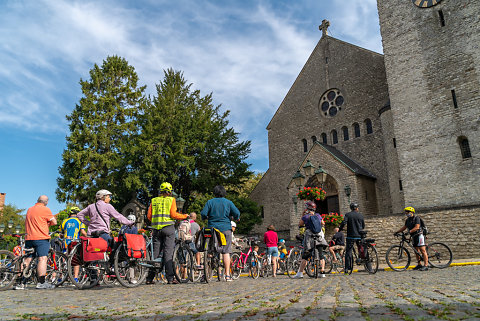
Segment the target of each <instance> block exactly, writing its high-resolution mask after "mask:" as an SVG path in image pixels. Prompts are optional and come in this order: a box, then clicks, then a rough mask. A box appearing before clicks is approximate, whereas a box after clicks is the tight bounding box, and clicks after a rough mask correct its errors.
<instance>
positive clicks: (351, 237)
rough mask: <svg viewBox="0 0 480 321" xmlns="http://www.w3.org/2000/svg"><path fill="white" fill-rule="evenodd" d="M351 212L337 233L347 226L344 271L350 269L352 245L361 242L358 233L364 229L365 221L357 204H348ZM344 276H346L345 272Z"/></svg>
mask: <svg viewBox="0 0 480 321" xmlns="http://www.w3.org/2000/svg"><path fill="white" fill-rule="evenodd" d="M350 209H351V212H348V213H347V214H345V216H344V218H343V221H342V223H340V226H339V227H338V231H339V232H341V231H342V230H343V228H344V227H345V225H347V247H346V250H345V268H346V271H347V270H350V269H352V268H353V267H352V266H350V265H351V264H352V259H351V258H352V250H353V245H354V243H357V244H358V243H359V242H360V240H361V238H362V237H361V235H360V231H361V230H363V229H364V228H365V220H364V219H363V214H362V213H360V212H359V210H358V204H357V203H351V204H350ZM345 274H348V273H347V272H345Z"/></svg>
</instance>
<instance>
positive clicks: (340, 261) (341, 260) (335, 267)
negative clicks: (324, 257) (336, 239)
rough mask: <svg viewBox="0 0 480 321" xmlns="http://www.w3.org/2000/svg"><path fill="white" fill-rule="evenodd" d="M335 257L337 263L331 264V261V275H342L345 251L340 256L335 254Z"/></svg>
mask: <svg viewBox="0 0 480 321" xmlns="http://www.w3.org/2000/svg"><path fill="white" fill-rule="evenodd" d="M335 256H336V258H337V263H334V262H333V259H332V261H331V262H332V267H333V269H332V273H333V272H335V273H343V272H344V271H345V263H344V257H345V251H343V252H342V255H340V253H337V252H335Z"/></svg>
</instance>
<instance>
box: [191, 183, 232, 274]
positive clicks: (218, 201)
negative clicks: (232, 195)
mask: <svg viewBox="0 0 480 321" xmlns="http://www.w3.org/2000/svg"><path fill="white" fill-rule="evenodd" d="M213 195H214V196H215V198H213V199H210V200H208V201H207V202H206V203H205V206H204V207H203V209H202V211H201V212H200V214H202V219H204V220H208V226H207V227H208V228H216V229H217V230H219V231H220V232H222V233H223V234H225V239H226V243H227V244H226V245H225V246H222V248H221V250H220V253H222V257H223V266H224V267H225V281H227V282H230V281H232V277H231V276H230V253H231V252H232V223H231V219H230V217H232V216H233V219H234V220H235V221H238V220H240V211H239V210H238V208H237V207H236V206H235V205H234V204H233V202H232V201H230V200H229V199H227V198H225V196H226V195H227V191H226V190H225V188H224V187H223V186H222V185H217V186H215V188H214V189H213Z"/></svg>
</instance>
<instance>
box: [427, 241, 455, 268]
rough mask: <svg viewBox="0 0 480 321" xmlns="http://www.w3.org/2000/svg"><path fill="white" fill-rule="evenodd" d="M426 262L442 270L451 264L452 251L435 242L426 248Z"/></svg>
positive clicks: (444, 245)
mask: <svg viewBox="0 0 480 321" xmlns="http://www.w3.org/2000/svg"><path fill="white" fill-rule="evenodd" d="M427 253H428V262H429V263H430V264H431V265H432V266H433V267H436V268H439V269H444V268H446V267H448V266H450V264H451V263H452V260H453V255H452V250H450V248H449V247H448V246H447V245H446V244H443V243H440V242H435V243H432V244H429V245H428V246H427Z"/></svg>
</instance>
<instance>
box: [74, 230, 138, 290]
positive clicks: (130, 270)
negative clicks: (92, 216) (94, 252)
mask: <svg viewBox="0 0 480 321" xmlns="http://www.w3.org/2000/svg"><path fill="white" fill-rule="evenodd" d="M80 239H81V241H80V242H72V243H70V247H71V250H70V255H69V257H68V263H67V266H68V275H69V277H70V281H71V282H72V283H73V285H74V286H75V287H77V288H79V289H89V288H92V287H94V286H96V285H97V284H98V282H99V281H100V280H102V278H103V275H104V274H106V273H109V271H111V268H112V266H111V264H110V259H109V256H111V255H113V256H114V259H113V270H114V273H115V277H116V279H117V280H118V282H119V283H120V284H121V285H122V286H124V287H128V288H133V287H136V286H138V285H140V284H141V283H142V282H143V281H144V280H145V278H146V276H147V274H146V270H147V269H146V268H145V267H144V266H143V265H142V263H143V262H145V261H146V260H147V253H142V255H141V256H140V257H135V256H136V255H135V254H134V253H132V252H133V251H132V250H131V249H130V248H128V244H127V238H126V236H125V234H123V233H122V231H121V230H120V233H119V235H118V241H117V242H115V241H114V246H113V248H110V247H109V248H108V249H107V250H106V252H104V253H102V252H100V253H99V255H98V256H97V257H95V259H94V260H92V261H90V260H85V257H84V247H86V242H87V241H88V240H89V239H92V238H86V237H83V236H82V237H81V238H80ZM94 239H95V238H94ZM145 252H147V251H145ZM102 256H103V257H102ZM77 266H79V268H78V269H79V272H78V277H75V274H76V273H75V267H77ZM110 275H111V273H110ZM109 281H111V283H113V281H112V280H109Z"/></svg>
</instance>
